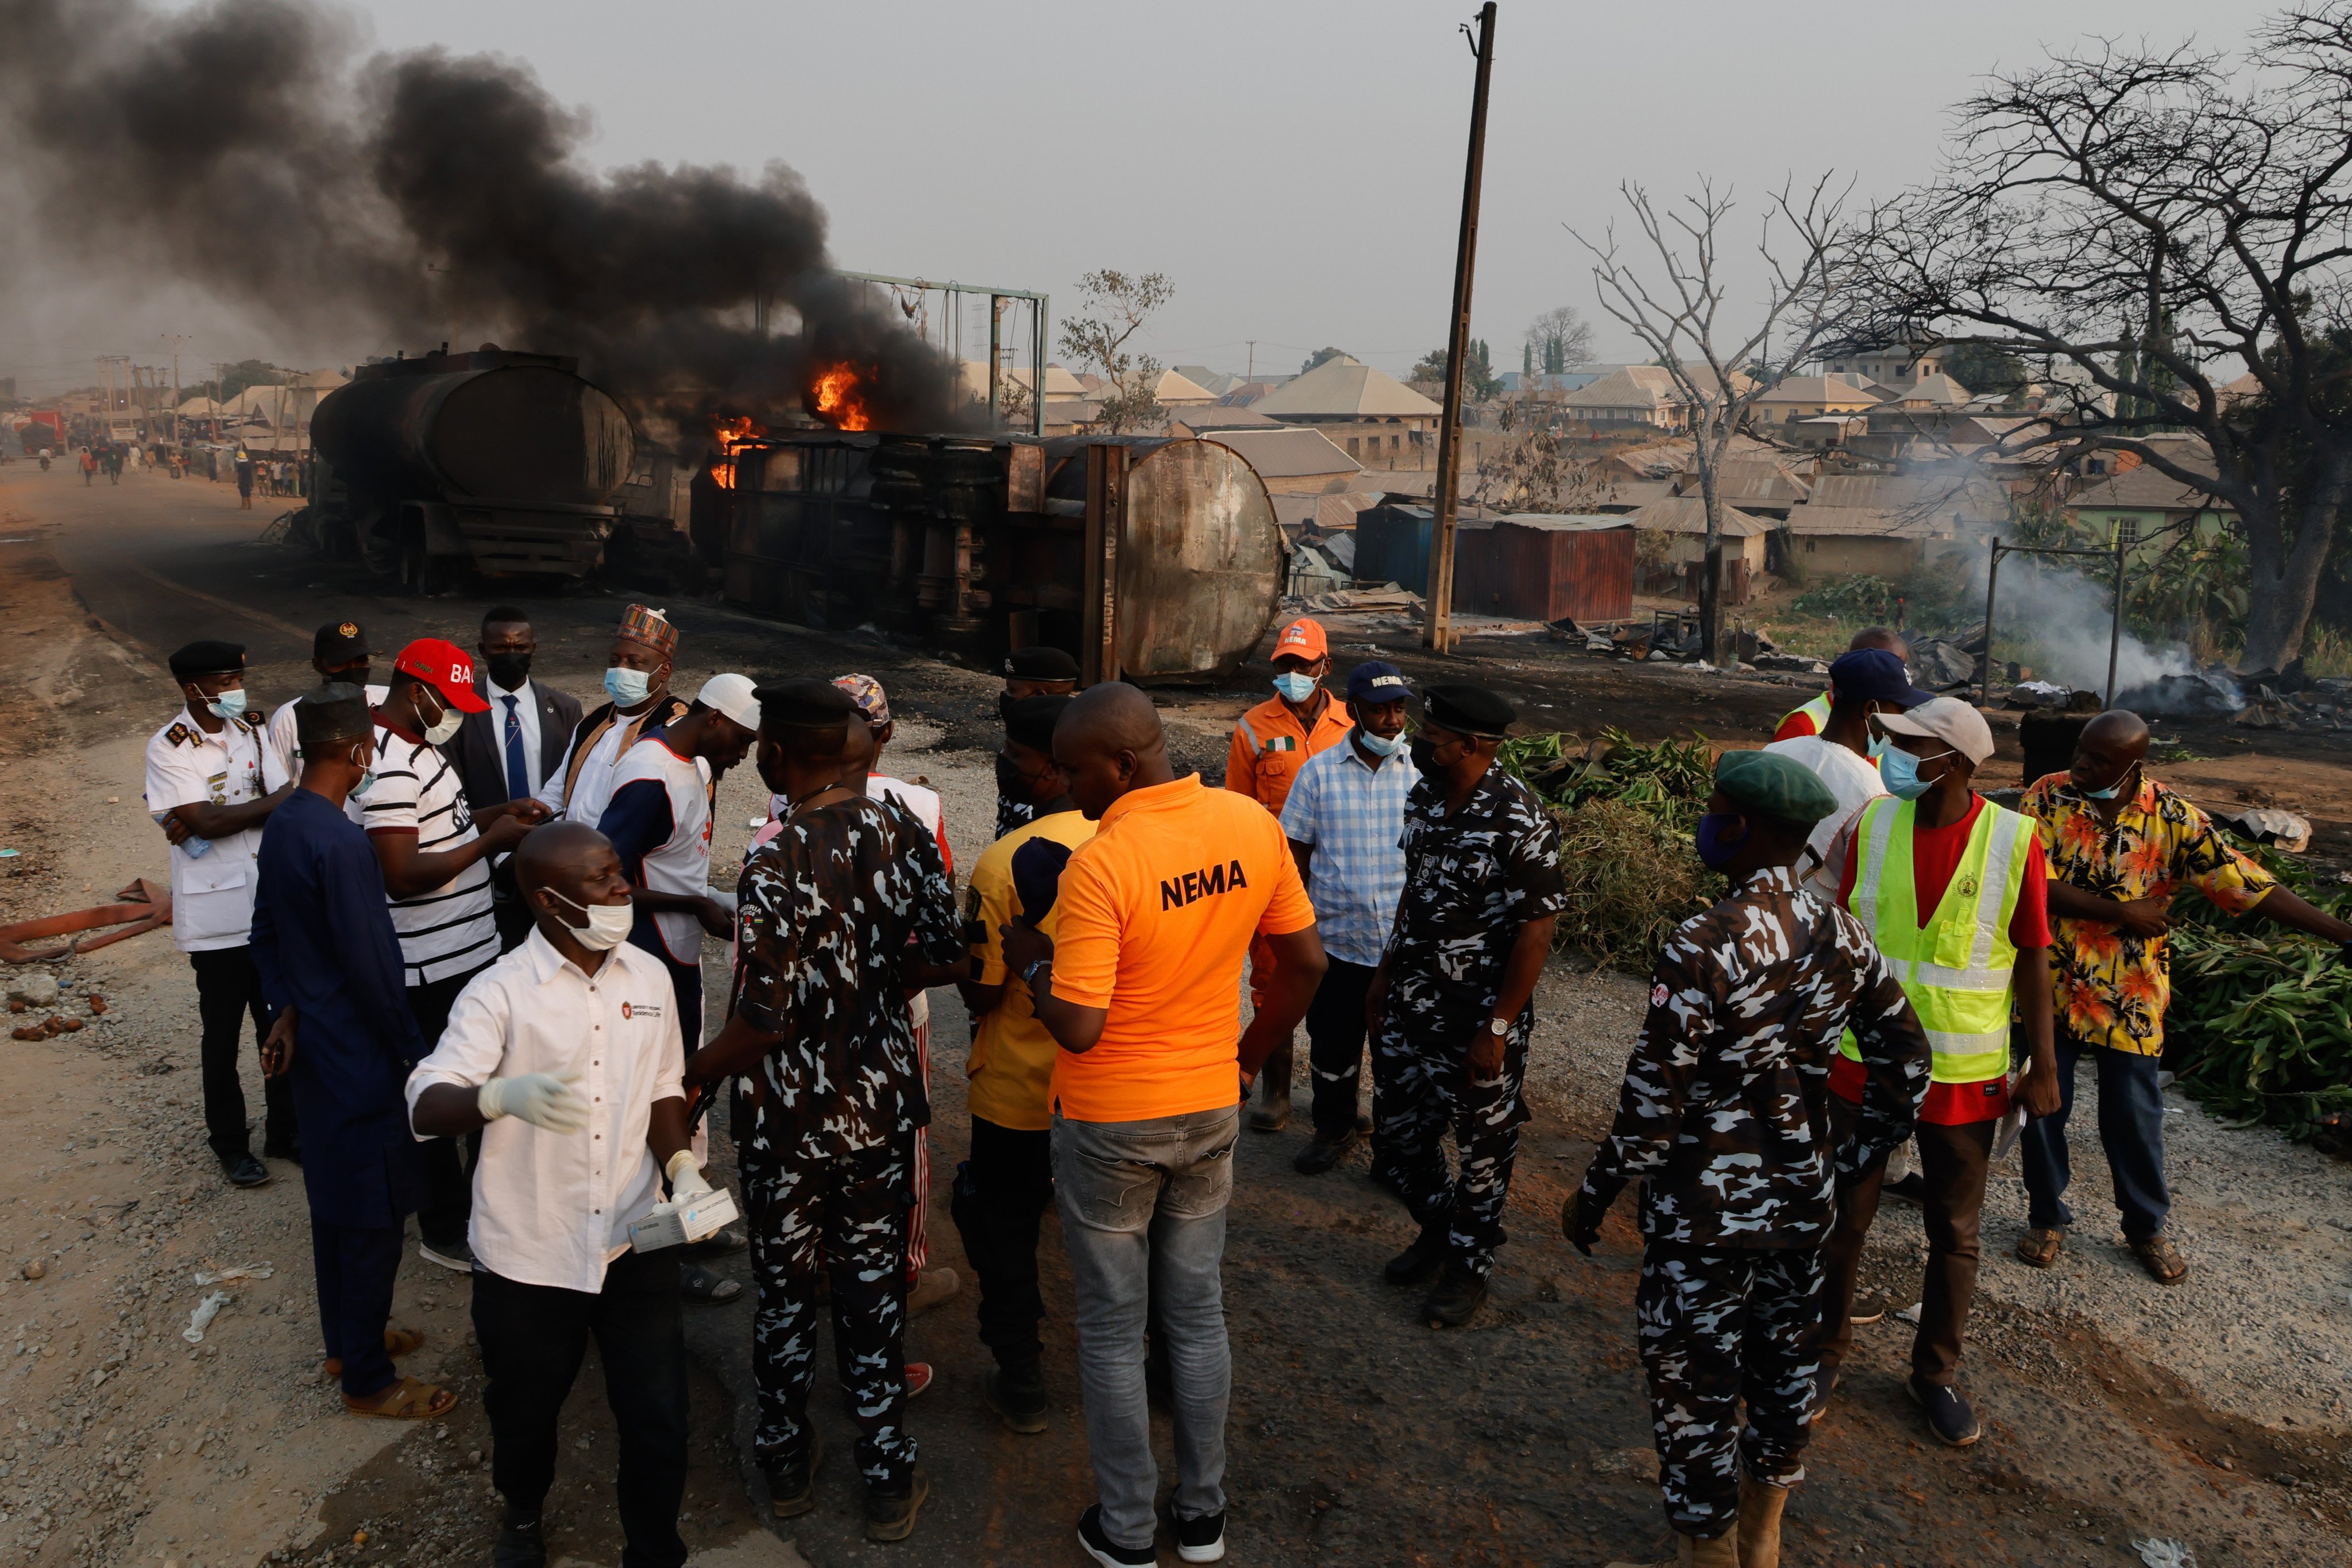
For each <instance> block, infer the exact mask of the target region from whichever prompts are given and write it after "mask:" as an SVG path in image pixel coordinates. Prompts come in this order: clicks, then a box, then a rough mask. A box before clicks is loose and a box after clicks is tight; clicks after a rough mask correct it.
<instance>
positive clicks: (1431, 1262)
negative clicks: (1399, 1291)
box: [1381, 1220, 1446, 1285]
mask: <svg viewBox="0 0 2352 1568" xmlns="http://www.w3.org/2000/svg"><path fill="white" fill-rule="evenodd" d="M1445 1230H1446V1226H1445V1222H1444V1221H1443V1220H1440V1221H1438V1222H1437V1223H1436V1224H1435V1225H1431V1226H1423V1227H1422V1232H1421V1234H1420V1235H1419V1236H1416V1237H1413V1238H1412V1246H1411V1247H1406V1248H1405V1249H1404V1250H1403V1251H1402V1252H1400V1253H1398V1254H1397V1255H1396V1256H1395V1257H1394V1258H1390V1259H1389V1261H1388V1267H1387V1268H1383V1269H1381V1278H1382V1279H1386V1280H1387V1281H1388V1282H1389V1283H1390V1284H1391V1285H1421V1284H1425V1283H1427V1282H1428V1281H1429V1280H1432V1279H1436V1278H1437V1269H1438V1266H1439V1265H1440V1264H1442V1263H1444V1261H1445Z"/></svg>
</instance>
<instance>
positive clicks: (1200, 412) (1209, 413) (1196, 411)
mask: <svg viewBox="0 0 2352 1568" xmlns="http://www.w3.org/2000/svg"><path fill="white" fill-rule="evenodd" d="M1171 417H1172V420H1173V423H1175V424H1177V425H1181V426H1184V428H1186V429H1187V430H1190V431H1192V432H1193V433H1194V434H1196V435H1197V434H1199V433H1200V432H1202V431H1204V430H1279V429H1281V428H1282V427H1283V426H1282V425H1281V423H1280V422H1279V421H1278V420H1273V419H1268V418H1267V417H1266V416H1265V415H1263V414H1260V413H1259V412H1258V411H1257V410H1256V409H1255V408H1233V407H1228V406H1227V405H1224V404H1222V403H1212V404H1209V405H1206V406H1204V407H1200V408H1182V409H1179V410H1177V412H1176V413H1175V414H1174V415H1173V416H1171Z"/></svg>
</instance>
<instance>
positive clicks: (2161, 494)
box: [2066, 463, 2235, 511]
mask: <svg viewBox="0 0 2352 1568" xmlns="http://www.w3.org/2000/svg"><path fill="white" fill-rule="evenodd" d="M2066 504H2067V505H2068V506H2070V507H2074V508H2083V507H2092V508H2110V507H2135V506H2144V507H2148V508H2150V509H2162V510H2168V511H2191V510H2194V511H2231V510H2235V509H2234V508H2232V507H2231V505H2230V504H2229V503H2228V502H2227V501H2221V500H2214V499H2213V497H2212V496H2210V495H2209V494H2208V493H2207V492H2205V491H2203V490H2200V489H2197V488H2196V487H2195V486H2194V485H2184V484H2182V483H2181V482H2180V481H2179V479H2174V478H2173V477H2172V476H2171V475H2169V474H2167V473H2164V472H2162V471H2161V470H2159V469H2157V468H2150V467H2148V466H2147V464H2146V463H2142V464H2141V465H2139V467H2137V468H2126V469H2125V470H2124V471H2123V472H2122V473H2120V474H2117V475H2116V476H2115V478H2113V479H2105V480H2102V481H2101V482H2099V483H2098V484H2095V485H2093V486H2092V487H2091V488H2090V489H2086V490H2083V491H2080V492H2078V493H2077V494H2076V495H2075V497H2074V500H2070V501H2068V502H2067V503H2066Z"/></svg>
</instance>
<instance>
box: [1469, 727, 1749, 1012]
mask: <svg viewBox="0 0 2352 1568" xmlns="http://www.w3.org/2000/svg"><path fill="white" fill-rule="evenodd" d="M1500 759H1501V761H1502V763H1503V765H1504V767H1506V768H1507V769H1508V770H1509V771H1510V772H1511V773H1514V774H1516V775H1517V777H1518V778H1519V779H1521V780H1522V781H1524V782H1525V783H1526V784H1528V787H1529V788H1531V789H1533V790H1534V791H1535V792H1536V793H1537V794H1538V795H1540V796H1541V797H1542V798H1543V800H1544V801H1545V803H1546V804H1547V805H1549V806H1550V807H1551V810H1552V816H1553V818H1554V820H1556V821H1557V822H1559V830H1560V875H1561V878H1562V879H1563V881H1564V882H1565V883H1566V884H1567V908H1566V909H1565V910H1563V911H1562V912H1561V914H1560V917H1559V932H1558V935H1557V937H1556V938H1555V945H1557V946H1559V947H1562V948H1566V949H1570V950H1571V951H1574V952H1580V953H1583V954H1584V955H1586V956H1587V957H1589V958H1591V960H1592V961H1593V963H1595V964H1596V965H1607V964H1614V965H1616V966H1617V967H1619V968H1622V969H1626V970H1630V971H1632V972H1633V973H1636V974H1645V973H1649V971H1650V969H1651V967H1652V966H1653V965H1654V964H1655V963H1657V958H1658V950H1659V949H1660V948H1661V947H1663V946H1664V944H1665V940H1666V937H1667V936H1668V935H1669V934H1670V933H1671V932H1672V931H1674V929H1675V927H1676V926H1677V925H1680V924H1681V923H1682V922H1683V921H1686V920H1688V919H1689V918H1690V917H1691V916H1693V915H1695V914H1696V913H1698V912H1699V911H1700V910H1704V909H1706V907H1707V906H1708V905H1709V904H1711V903H1713V902H1714V901H1715V900H1717V899H1718V898H1720V897H1721V896H1722V894H1723V879H1722V878H1720V877H1718V876H1717V875H1716V874H1715V873H1713V872H1711V871H1709V870H1708V869H1707V868H1706V867H1705V866H1704V865H1702V864H1701V863H1700V861H1699V858H1698V853H1697V851H1696V849H1694V848H1693V847H1692V845H1691V834H1692V830H1693V829H1694V828H1695V827H1696V825H1697V822H1698V816H1699V813H1700V811H1701V810H1702V809H1703V808H1704V807H1705V805H1706V797H1707V795H1709V794H1710V793H1711V792H1712V791H1713V789H1714V787H1715V765H1714V763H1713V760H1712V758H1711V757H1710V756H1709V754H1708V751H1707V744H1706V739H1705V737H1703V736H1702V737H1697V738H1695V739H1693V740H1690V741H1663V742H1659V743H1658V744H1656V745H1654V746H1645V745H1642V744H1640V743H1638V742H1635V741H1634V740H1633V737H1632V736H1630V735H1628V734H1626V733H1625V732H1624V731H1622V730H1618V729H1614V728H1612V729H1609V730H1605V731H1601V738H1600V739H1599V740H1598V741H1595V742H1591V744H1589V745H1588V744H1586V743H1585V742H1583V741H1582V740H1581V739H1580V737H1578V736H1575V735H1560V734H1549V735H1522V736H1519V737H1517V738H1516V739H1513V740H1510V741H1507V742H1504V743H1503V748H1502V751H1501V753H1500Z"/></svg>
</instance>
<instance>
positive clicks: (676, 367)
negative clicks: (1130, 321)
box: [0, 0, 971, 441]
mask: <svg viewBox="0 0 2352 1568" xmlns="http://www.w3.org/2000/svg"><path fill="white" fill-rule="evenodd" d="M361 51H362V30H361V28H360V26H359V25H358V24H357V23H356V22H355V21H354V20H352V18H350V17H349V16H345V15H343V14H341V13H338V12H335V11H331V10H329V9H326V8H324V7H322V6H321V5H315V4H309V3H306V0H210V3H208V4H204V5H197V6H195V7H194V8H192V9H190V10H187V11H183V12H177V13H169V14H166V13H161V12H157V11H154V10H152V9H149V8H148V7H147V6H145V5H141V4H138V3H137V0H0V157H5V159H6V161H7V163H8V165H9V169H10V172H11V174H13V176H14V177H15V178H16V180H17V181H18V182H19V183H21V184H24V185H26V187H27V188H28V189H29V191H30V194H31V196H32V199H33V202H34V204H35V207H36V210H37V222H38V223H39V225H40V226H41V229H40V233H41V237H42V239H43V242H44V243H45V244H46V245H47V247H50V248H52V249H53V250H58V251H62V252H64V253H66V254H68V255H71V256H73V257H75V258H77V259H78V260H79V261H81V262H84V263H87V264H88V265H89V266H91V267H93V268H117V269H120V270H121V271H123V272H125V273H128V272H129V271H130V270H131V268H133V267H135V268H140V269H142V270H144V271H146V272H147V273H148V274H149V275H151V276H152V275H153V273H154V272H155V270H156V269H159V268H160V269H162V270H163V273H164V275H166V276H172V277H176V278H180V279H185V280H186V281H188V282H190V283H192V284H194V285H196V286H197V287H199V288H201V289H205V290H206V291H208V292H209V293H211V294H213V295H215V297H217V298H218V299H220V300H223V301H224V302H226V303H228V304H230V305H233V306H238V307H242V308H244V309H247V310H251V311H253V312H256V313H259V314H266V315H268V317H270V318H272V319H274V320H277V321H282V322H285V323H288V324H289V325H291V326H294V327H297V328H299V329H301V330H303V331H308V332H310V333H313V334H320V335H327V336H331V337H332V338H333V339H335V340H337V341H341V342H353V341H354V340H355V339H357V338H364V339H366V340H367V341H368V342H372V344H373V347H374V348H375V350H376V351H377V352H388V351H389V350H391V349H393V348H394V347H401V346H405V347H409V348H417V347H422V346H425V345H427V344H430V343H433V342H438V341H439V340H440V339H442V338H443V337H446V335H447V334H448V331H449V327H448V323H449V322H450V321H453V320H454V321H458V322H460V323H462V324H463V328H464V331H465V332H466V335H467V338H468V339H469V340H471V339H475V338H478V337H488V338H494V339H496V340H497V341H498V342H500V343H502V344H504V345H506V346H508V347H511V348H526V349H530V350H534V351H536V352H540V353H569V354H577V355H578V356H579V357H580V359H581V362H582V370H583V374H586V375H588V376H589V377H590V378H591V379H592V380H594V381H597V382H598V383H600V384H603V385H604V386H605V387H607V388H608V389H609V390H611V391H612V392H614V394H615V395H618V396H620V397H621V398H622V399H623V400H624V401H625V403H627V404H629V405H631V406H632V407H633V409H634V410H635V412H637V413H638V414H639V415H640V416H657V417H659V418H662V419H666V420H669V421H674V422H675V423H676V424H677V426H678V433H679V435H680V436H681V437H684V438H686V439H688V440H689V441H690V440H692V439H694V438H695V437H698V435H699V434H700V433H701V432H702V431H704V430H705V429H707V427H708V426H709V422H710V421H711V420H712V419H714V418H717V417H720V416H736V415H749V416H752V417H753V418H761V419H764V418H769V417H772V416H775V415H776V414H777V413H778V412H779V411H782V410H785V409H793V408H797V407H799V406H800V405H801V403H802V398H803V395H804V392H805V390H806V388H807V386H808V385H809V384H810V382H811V381H812V380H813V379H814V375H815V374H817V372H818V371H820V370H822V369H823V368H824V367H826V366H829V365H832V364H835V363H841V362H845V361H846V362H849V363H854V364H856V365H857V366H858V367H860V370H861V373H862V374H861V379H862V380H863V381H864V382H865V383H866V399H867V402H868V405H869V406H870V407H871V408H872V410H873V413H874V415H875V417H876V419H877V423H878V424H879V425H880V426H882V427H884V428H890V429H902V430H939V429H950V428H955V427H957V426H959V425H960V424H965V423H969V422H970V420H971V405H970V404H969V402H968V401H967V400H966V399H965V398H963V397H962V395H961V384H960V380H959V376H958V371H957V367H956V366H955V364H954V363H953V362H952V361H951V360H950V359H949V358H948V357H947V356H945V355H944V354H942V353H939V352H938V351H936V350H934V349H932V348H931V347H930V346H929V345H928V344H926V343H924V342H922V341H921V340H920V339H919V338H917V337H915V336H914V335H913V334H911V333H909V332H908V331H906V330H905V329H904V327H903V326H902V325H900V324H899V323H898V321H895V320H893V319H892V318H891V317H890V316H889V315H887V314H886V313H885V312H884V310H881V309H878V308H876V307H875V306H874V305H872V304H869V303H868V302H867V301H866V299H865V298H864V297H863V295H862V292H861V290H859V289H857V288H856V286H854V285H851V284H847V283H845V282H844V281H843V280H841V279H838V278H836V277H835V276H834V275H833V274H832V273H831V272H830V271H829V270H828V268H829V261H828V258H827V254H826V249H825V215H824V208H823V207H822V206H820V205H818V204H817V201H816V199H815V197H814V196H813V195H810V194H809V191H808V188H807V186H806V185H804V184H803V183H802V181H801V178H800V176H799V175H798V174H794V173H793V171H792V170H791V169H789V168H787V167H786V166H785V165H784V164H782V163H769V164H768V165H767V166H766V168H765V169H764V170H763V171H762V172H761V174H760V176H759V177H758V178H757V179H756V180H751V179H746V178H745V177H743V176H741V175H740V174H737V173H736V171H734V170H733V169H731V168H728V167H724V166H717V167H708V168H704V167H695V166H691V165H679V166H677V167H664V166H662V165H659V164H656V163H642V164H638V165H636V166H635V167H631V168H625V169H620V170H615V171H613V172H611V173H608V174H598V173H596V172H594V171H593V170H591V169H589V168H588V167H587V166H586V165H585V164H584V163H583V162H582V161H581V158H580V155H579V149H580V146H581V143H582V142H583V139H584V138H585V136H586V134H587V132H588V131H589V129H590V124H589V121H588V119H587V117H586V116H585V115H584V114H583V113H581V112H578V111H574V110H566V109H565V108H563V106H562V105H561V104H559V103H557V102H556V101H555V100H553V99H551V97H549V95H548V93H547V91H546V90H545V89H543V88H542V87H541V85H540V83H539V80H538V79H537V78H536V77H535V76H533V75H532V73H531V72H530V69H529V68H528V67H526V66H524V65H521V64H520V63H517V62H515V61H511V60H506V59H500V58H493V57H490V56H484V55H475V56H467V57H463V58H459V57H453V56H450V55H448V54H446V53H444V52H443V51H441V50H438V49H430V50H424V51H419V52H414V53H408V54H400V55H387V54H377V55H373V56H370V57H365V58H362V52H361ZM754 297H763V298H765V299H766V300H769V301H771V306H770V309H771V311H772V314H773V315H774V316H775V317H776V319H778V320H789V319H790V317H797V319H798V320H797V325H796V327H793V328H792V329H790V330H787V331H781V332H776V331H767V332H763V331H755V330H753V328H752V326H751V317H750V302H751V300H752V299H753V298H754ZM778 307H782V310H779V309H778ZM786 312H789V315H787V314H786ZM452 346H453V347H460V348H462V347H465V346H468V345H467V344H453V345H452Z"/></svg>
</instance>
